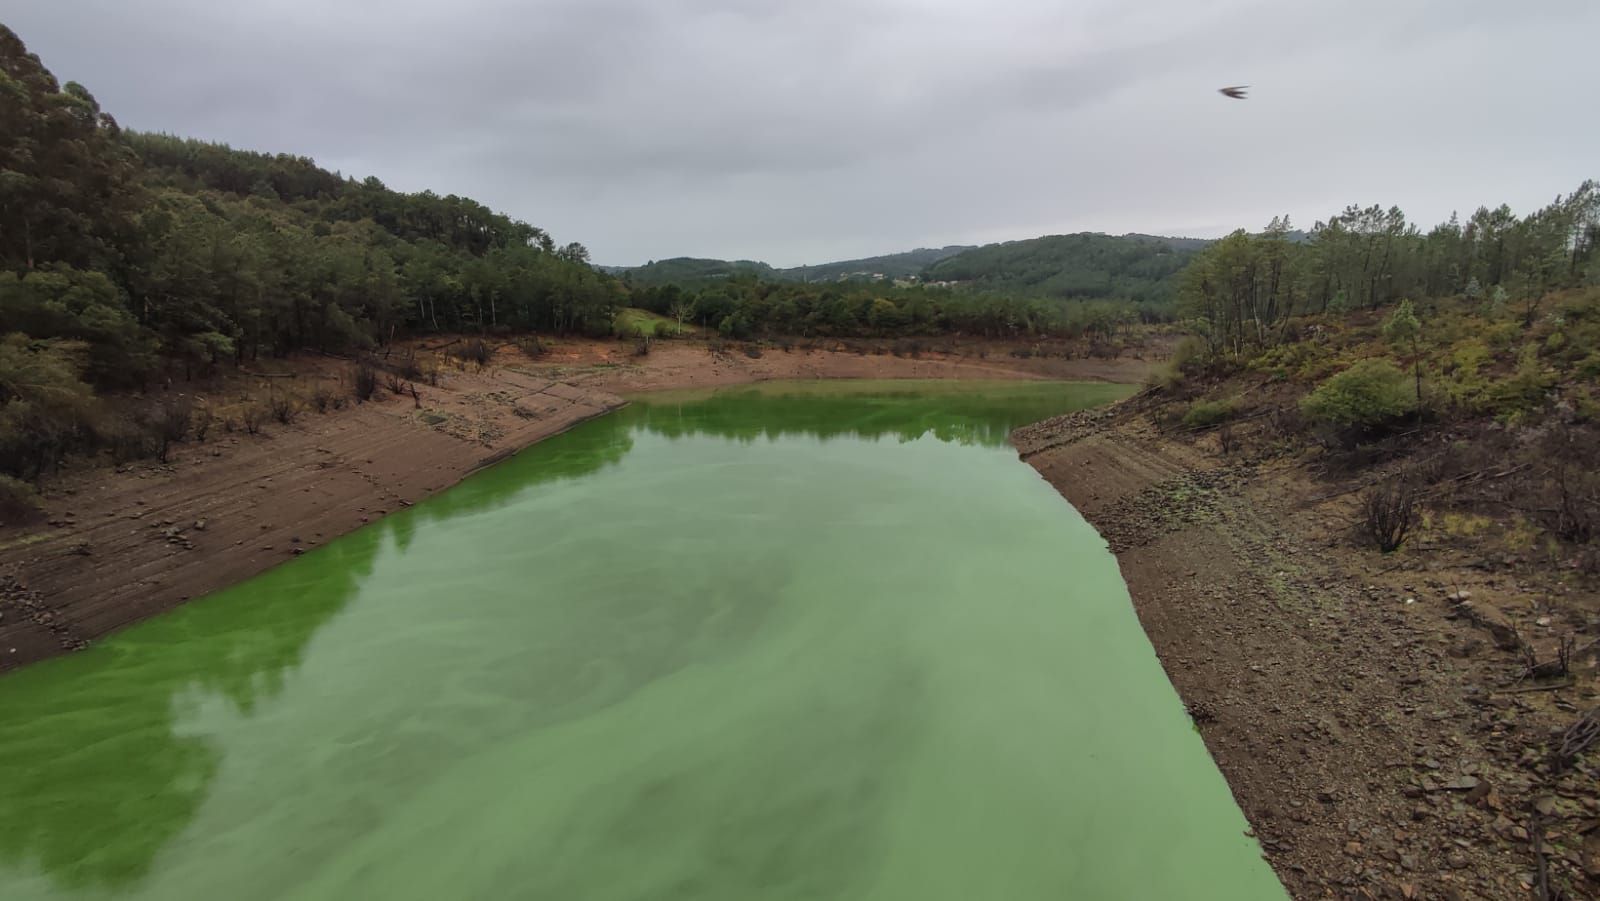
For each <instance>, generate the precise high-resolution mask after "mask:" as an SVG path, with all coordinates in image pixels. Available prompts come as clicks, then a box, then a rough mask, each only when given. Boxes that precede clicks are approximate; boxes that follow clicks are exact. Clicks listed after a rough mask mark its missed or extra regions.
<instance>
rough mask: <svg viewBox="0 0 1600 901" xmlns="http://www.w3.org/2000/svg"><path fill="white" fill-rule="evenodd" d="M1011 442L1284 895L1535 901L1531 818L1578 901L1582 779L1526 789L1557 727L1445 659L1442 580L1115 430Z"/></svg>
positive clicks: (1272, 475)
mask: <svg viewBox="0 0 1600 901" xmlns="http://www.w3.org/2000/svg"><path fill="white" fill-rule="evenodd" d="M1013 440H1014V442H1015V443H1016V445H1017V447H1018V449H1019V451H1020V452H1021V453H1022V454H1023V456H1024V458H1025V459H1027V461H1028V462H1029V463H1031V464H1032V465H1033V466H1034V467H1035V468H1037V469H1038V470H1039V472H1040V473H1041V474H1043V475H1044V476H1045V478H1046V479H1048V480H1049V481H1050V482H1051V484H1053V485H1054V486H1055V487H1056V488H1057V489H1058V490H1060V491H1061V493H1062V494H1063V495H1064V496H1065V497H1066V498H1067V499H1068V500H1069V501H1071V502H1072V503H1073V505H1074V506H1076V507H1077V508H1078V509H1079V510H1080V511H1081V512H1082V513H1083V514H1084V516H1085V517H1086V518H1088V519H1089V521H1090V522H1091V523H1093V524H1094V525H1095V526H1096V527H1097V528H1098V529H1099V530H1100V532H1101V533H1102V534H1103V535H1104V536H1105V537H1106V538H1107V540H1108V541H1109V543H1110V544H1111V547H1112V550H1113V551H1115V552H1116V554H1117V556H1118V559H1119V562H1120V564H1121V568H1122V572H1123V576H1124V578H1125V580H1126V581H1127V584H1128V588H1129V591H1130V593H1131V594H1132V596H1133V600H1134V604H1135V607H1136V609H1137V612H1138V614H1139V617H1140V620H1141V621H1142V623H1143V624H1144V627H1145V630H1146V632H1147V634H1148V635H1149V637H1150V640H1151V642H1152V643H1153V645H1154V646H1155V649H1156V652H1157V654H1158V655H1159V656H1160V658H1161V661H1162V664H1163V666H1164V667H1165V668H1166V671H1167V673H1168V675H1169V677H1170V678H1171V679H1172V682H1173V684H1174V686H1175V687H1176V688H1177V689H1178V692H1179V694H1180V695H1181V696H1182V697H1183V699H1184V701H1185V703H1186V704H1187V705H1188V706H1189V709H1190V711H1191V714H1192V716H1193V717H1194V719H1195V721H1196V724H1197V726H1198V727H1199V729H1200V730H1201V734H1202V735H1203V736H1204V738H1205V741H1206V745H1207V746H1208V747H1209V748H1210V750H1211V753H1212V755H1213V757H1214V758H1215V759H1216V761H1217V763H1218V765H1219V767H1220V768H1221V769H1222V772H1223V774H1224V775H1225V776H1226V777H1227V779H1228V782H1229V784H1230V786H1231V787H1232V789H1233V792H1234V795H1235V797H1236V798H1237V800H1238V802H1239V804H1240V807H1241V808H1242V809H1243V810H1244V813H1245V815H1246V816H1247V817H1248V819H1249V820H1250V822H1251V824H1252V826H1253V827H1254V829H1255V831H1256V834H1257V835H1258V836H1259V838H1260V839H1261V842H1262V845H1263V847H1264V849H1265V851H1266V853H1267V856H1268V859H1269V860H1270V861H1271V863H1272V865H1273V866H1274V868H1275V869H1276V870H1277V872H1278V874H1279V876H1280V878H1281V879H1282V880H1283V882H1284V884H1285V885H1286V886H1287V887H1288V888H1289V889H1290V891H1291V893H1292V894H1293V895H1294V897H1296V898H1323V897H1339V898H1401V899H1406V898H1481V899H1496V901H1498V899H1511V898H1529V897H1535V895H1534V894H1533V885H1534V882H1535V881H1536V874H1535V866H1536V861H1535V857H1534V854H1533V851H1532V846H1531V844H1530V842H1529V839H1528V832H1527V827H1528V826H1529V825H1530V817H1531V815H1532V814H1533V811H1534V805H1535V803H1538V804H1539V805H1540V807H1541V808H1542V809H1543V810H1544V811H1545V813H1546V814H1547V815H1546V816H1545V817H1544V822H1545V823H1546V824H1548V825H1549V826H1550V827H1552V828H1551V831H1550V833H1549V836H1550V838H1551V840H1552V843H1551V845H1550V846H1549V848H1548V850H1549V853H1550V857H1551V858H1552V860H1553V863H1552V867H1557V866H1559V867H1560V868H1561V870H1560V872H1562V873H1563V874H1564V876H1565V878H1564V879H1563V882H1565V883H1566V884H1568V885H1577V886H1579V889H1576V890H1574V891H1581V887H1582V886H1583V885H1589V886H1594V885H1595V883H1585V882H1584V875H1583V870H1584V868H1585V867H1590V866H1596V865H1600V857H1594V858H1593V859H1591V858H1590V857H1588V856H1586V850H1585V849H1586V848H1587V845H1586V842H1590V841H1591V840H1589V839H1587V838H1586V837H1585V836H1586V835H1594V834H1596V833H1595V832H1593V831H1590V830H1595V829H1596V826H1597V825H1600V824H1597V823H1596V821H1595V820H1594V817H1595V815H1596V813H1597V811H1600V806H1597V804H1596V798H1595V792H1594V786H1593V785H1592V784H1587V785H1586V784H1585V780H1586V778H1587V777H1585V776H1584V774H1583V773H1581V772H1579V773H1574V774H1569V775H1568V776H1567V777H1566V778H1564V779H1560V780H1552V781H1549V782H1546V781H1545V778H1544V776H1543V775H1542V772H1541V771H1540V769H1539V768H1538V767H1537V766H1536V765H1533V760H1532V758H1537V755H1536V754H1532V753H1531V752H1530V750H1529V749H1530V747H1531V746H1532V744H1533V742H1537V741H1539V740H1542V739H1543V737H1544V736H1545V735H1547V734H1548V731H1547V730H1548V729H1549V728H1550V727H1551V726H1552V725H1555V724H1563V723H1565V722H1570V717H1567V718H1566V719H1563V718H1562V717H1561V716H1549V715H1545V714H1544V713H1543V712H1541V708H1539V707H1538V706H1537V705H1538V704H1539V703H1544V702H1540V701H1535V700H1533V697H1534V696H1533V695H1531V694H1530V695H1522V694H1499V693H1495V692H1493V691H1492V689H1493V688H1494V687H1496V686H1499V685H1502V684H1504V681H1505V679H1506V673H1507V671H1508V665H1507V661H1505V660H1503V659H1499V658H1495V657H1494V656H1493V655H1488V654H1483V653H1479V654H1476V655H1474V654H1471V653H1467V654H1463V653H1462V652H1461V651H1462V649H1463V648H1471V647H1474V643H1476V645H1477V646H1481V645H1482V644H1483V641H1482V640H1481V638H1482V637H1483V633H1482V630H1481V629H1478V628H1477V627H1475V626H1474V625H1472V624H1471V623H1470V622H1467V621H1464V620H1463V619H1462V618H1461V617H1460V616H1459V615H1457V614H1458V612H1459V611H1457V610H1456V609H1455V608H1456V606H1457V605H1455V604H1453V603H1452V602H1451V600H1450V599H1449V598H1448V597H1447V595H1446V589H1445V587H1444V586H1445V585H1446V584H1449V576H1448V574H1444V573H1439V574H1436V575H1437V576H1438V577H1435V578H1428V579H1423V578H1419V577H1417V575H1416V574H1415V573H1412V574H1395V573H1382V572H1380V571H1379V568H1378V567H1377V566H1375V565H1374V561H1373V560H1372V559H1371V557H1372V556H1374V555H1367V554H1364V553H1362V552H1359V551H1357V550H1354V549H1352V548H1350V547H1349V544H1350V543H1349V541H1348V540H1347V539H1346V537H1345V536H1346V532H1347V529H1348V522H1349V520H1348V519H1347V518H1342V514H1341V512H1340V511H1338V510H1330V509H1329V504H1328V503H1326V502H1319V499H1318V498H1317V497H1316V496H1315V490H1314V487H1313V486H1310V485H1308V484H1305V483H1304V482H1303V481H1302V480H1300V479H1299V478H1298V476H1297V474H1296V471H1295V470H1294V469H1293V467H1292V466H1289V465H1288V464H1284V465H1280V466H1270V465H1267V466H1260V467H1255V466H1247V465H1240V464H1236V463H1229V462H1226V460H1225V458H1223V457H1222V456H1221V455H1220V453H1217V452H1215V451H1213V450H1211V449H1209V448H1206V447H1202V446H1199V445H1197V444H1194V443H1190V442H1185V441H1176V440H1173V439H1172V438H1170V437H1168V436H1164V435H1162V434H1159V433H1157V432H1156V430H1155V429H1154V428H1153V427H1152V426H1150V425H1149V423H1148V422H1147V421H1146V420H1144V419H1143V418H1141V417H1139V416H1136V415H1129V414H1125V413H1122V412H1089V413H1083V414H1077V415H1075V416H1072V417H1065V418H1063V419H1058V420H1052V421H1049V422H1046V423H1041V424H1038V425H1035V426H1031V427H1028V428H1024V429H1021V430H1019V431H1018V432H1017V433H1016V434H1015V435H1014V439H1013ZM1397 581H1402V582H1404V581H1410V582H1414V583H1416V584H1412V585H1406V584H1396V582H1397ZM1408 598H1409V599H1410V600H1409V602H1408V600H1407V599H1408ZM1509 669H1514V664H1512V665H1511V666H1510V667H1509ZM1558 694H1559V693H1558ZM1590 695H1591V697H1592V690H1591V691H1590ZM1566 707H1567V709H1568V710H1571V709H1573V707H1572V705H1571V704H1567V705H1566ZM1557 712H1559V711H1557ZM1530 736H1532V742H1530ZM1541 799H1542V800H1541ZM1594 841H1600V836H1597V839H1596V840H1594ZM1596 850H1600V849H1596ZM1597 873H1600V868H1597ZM1551 897H1557V896H1555V895H1552V896H1551ZM1567 897H1594V895H1592V894H1570V895H1568V896H1567Z"/></svg>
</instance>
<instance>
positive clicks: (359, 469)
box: [0, 341, 1147, 671]
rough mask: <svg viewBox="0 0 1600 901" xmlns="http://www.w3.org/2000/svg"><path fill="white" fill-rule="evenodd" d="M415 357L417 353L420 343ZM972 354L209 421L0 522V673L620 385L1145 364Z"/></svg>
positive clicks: (263, 560) (281, 374)
mask: <svg viewBox="0 0 1600 901" xmlns="http://www.w3.org/2000/svg"><path fill="white" fill-rule="evenodd" d="M419 352H421V353H423V354H427V353H429V351H428V349H427V346H426V344H423V345H421V346H420V347H419ZM981 352H982V354H983V356H979V355H978V351H977V350H976V349H973V353H972V355H971V356H958V355H948V354H927V355H920V356H919V358H915V359H913V358H910V357H896V356H892V355H888V354H882V355H879V354H873V353H855V352H843V353H841V352H833V351H828V350H819V349H814V350H793V351H789V352H784V351H781V350H770V351H767V352H765V353H763V354H762V355H761V356H759V357H753V356H749V355H747V354H746V353H744V352H741V351H734V350H731V349H730V350H724V351H722V352H712V351H711V350H709V349H708V347H707V346H706V345H705V344H704V343H700V342H685V341H674V342H660V343H658V344H657V345H656V348H655V349H654V350H653V352H652V353H650V354H649V355H647V356H644V357H638V356H635V355H634V353H633V345H632V344H631V343H623V342H597V341H589V342H556V343H554V344H553V346H552V347H551V349H550V352H549V353H548V354H546V355H545V356H544V357H541V358H540V359H538V360H530V359H528V358H526V357H525V356H523V355H522V354H520V353H518V352H517V351H516V350H515V349H514V348H510V347H506V348H501V349H500V352H499V353H498V354H497V355H496V357H495V359H494V360H493V361H492V363H491V364H490V365H489V366H488V367H486V368H484V369H482V370H478V369H475V368H461V367H446V368H445V369H444V373H445V374H444V376H443V377H442V378H441V379H440V381H439V384H438V385H422V386H421V387H420V389H419V394H420V396H419V397H418V398H416V399H413V398H412V397H411V396H409V394H408V393H407V394H395V393H392V392H390V391H388V390H384V389H383V388H380V389H379V391H378V393H377V395H376V396H375V397H374V398H373V400H371V401H369V402H367V403H364V404H360V405H356V404H354V403H353V402H352V403H350V404H349V405H348V406H347V407H346V408H345V409H342V410H337V411H329V412H325V413H313V412H312V411H311V410H309V409H308V410H306V411H305V412H303V413H302V414H301V416H300V417H299V418H298V419H297V420H296V421H295V422H293V423H291V424H288V425H281V424H278V423H274V422H268V423H267V424H266V426H265V427H264V428H263V433H262V434H260V435H247V434H244V433H243V432H242V431H234V432H231V433H228V432H223V431H222V429H221V428H220V427H214V428H213V430H212V433H211V434H210V435H208V437H207V440H206V441H205V442H203V443H196V442H191V443H187V444H182V445H179V446H177V448H176V450H175V451H174V452H173V454H172V455H171V457H170V458H169V460H168V462H167V463H164V464H158V463H155V462H153V461H142V462H137V463H132V464H129V465H127V466H123V467H119V468H112V467H109V466H104V467H90V468H80V469H79V470H78V471H75V472H71V473H68V474H66V475H64V476H61V477H58V478H56V479H55V480H53V481H52V482H50V483H49V484H48V485H47V486H46V494H45V499H46V519H47V523H46V524H43V525H39V526H35V527H30V528H27V529H18V528H7V529H0V671H3V670H7V669H11V668H14V667H17V666H21V665H23V664H26V663H29V662H32V661H36V660H40V659H43V658H46V657H50V656H53V655H55V654H59V653H62V652H63V651H66V650H71V649H74V648H78V647H82V646H83V645H85V644H86V643H88V642H90V641H92V640H94V639H95V638H97V637H99V636H102V635H105V634H106V633H108V632H111V631H112V630H115V629H117V628H120V627H122V626H125V625H128V624H130V623H133V622H136V621H138V620H140V619H142V618H144V617H147V616H150V615H152V614H155V613H159V612H161V611H163V610H167V609H170V608H172V607H174V606H176V605H178V604H181V603H183V602H184V601H186V600H188V599H190V598H197V597H201V596H203V595H205V594H208V593H210V592H213V591H216V590H218V589H221V588H224V587H227V586H228V585H231V584H234V583H236V582H239V581H242V580H244V579H247V578H249V577H251V576H253V575H256V574H257V573H260V572H263V571H265V570H266V569H268V568H270V567H272V566H275V565H277V564H278V563H281V562H283V561H285V560H288V559H291V558H293V557H294V556H295V555H296V554H298V553H301V552H303V551H304V550H307V549H309V548H312V547H315V546H317V545H320V544H323V543H325V542H327V541H330V540H332V539H333V538H336V537H338V536H339V535H342V534H344V533H346V532H349V531H351V530H353V529H356V528H359V527H360V526H361V525H363V524H365V523H368V522H372V521H374V520H376V519H377V518H379V517H381V516H383V515H384V514H385V513H388V512H390V511H393V510H395V509H398V508H400V507H404V506H408V505H410V504H412V503H415V502H416V501H418V500H420V499H422V498H424V497H427V496H428V495H430V494H433V493H435V492H437V491H441V490H443V489H445V488H448V487H450V486H451V485H453V484H455V483H456V482H458V481H460V480H461V479H462V478H464V477H466V476H467V475H469V474H471V473H472V472H473V471H475V470H476V469H479V468H481V467H482V466H484V465H488V464H490V463H493V462H495V461H497V460H500V459H504V458H505V457H507V456H509V455H511V454H514V453H516V452H517V451H518V450H520V449H522V448H524V447H527V446H528V445H530V444H533V443H535V442H537V441H539V440H542V439H544V438H547V437H549V436H551V435H554V434H557V433H559V432H561V431H564V430H565V429H568V428H571V427H572V426H573V425H576V424H578V423H580V422H583V421H584V420H586V419H589V418H591V417H593V416H598V415H601V414H603V413H605V412H607V411H610V410H613V409H615V408H617V407H618V406H620V405H622V404H623V403H624V401H623V399H622V397H621V396H619V394H620V392H635V391H644V390H651V389H665V388H683V387H702V386H711V385H728V384H738V383H742V382H752V381H760V380H765V379H787V378H1075V379H1085V380H1105V381H1135V380H1137V379H1138V378H1140V377H1142V376H1143V374H1144V372H1145V371H1146V367H1147V364H1146V363H1145V362H1144V361H1141V360H1134V359H1125V360H1112V361H1096V360H1084V359H1062V358H1059V357H1052V358H1045V359H1036V358H1028V359H1022V358H1013V357H1009V356H1007V355H1005V354H1004V353H1003V352H1002V351H999V350H997V351H996V352H995V356H997V357H999V359H988V358H987V357H988V356H989V350H988V349H987V348H984V349H983V350H982V351H981ZM441 359H443V357H442V356H441ZM348 368H349V364H348V363H346V362H343V361H334V360H327V359H324V358H308V359H303V360H298V361H291V362H289V363H280V364H276V365H275V371H274V372H272V373H258V374H256V377H255V378H254V381H252V380H251V378H250V377H242V376H235V377H232V378H231V380H230V381H229V382H228V383H227V384H225V385H214V386H210V387H209V388H207V389H203V390H206V391H209V392H210V395H211V399H212V400H216V401H221V400H224V399H226V397H233V396H236V395H238V394H239V393H240V392H243V391H248V392H259V391H261V390H269V389H270V390H279V387H280V386H294V385H300V386H304V387H302V388H301V389H300V390H301V391H302V393H304V392H305V391H309V390H310V387H309V386H310V385H313V384H317V385H323V386H325V387H328V388H329V389H330V390H337V391H348V390H349V389H348V387H347V386H346V385H345V384H344V382H343V381H342V380H343V379H344V378H345V377H346V376H347V372H346V370H348ZM268 375H270V376H272V378H270V379H268V378H267V377H266V376H268ZM262 385H267V386H268V388H267V389H262V388H261V387H260V386H262Z"/></svg>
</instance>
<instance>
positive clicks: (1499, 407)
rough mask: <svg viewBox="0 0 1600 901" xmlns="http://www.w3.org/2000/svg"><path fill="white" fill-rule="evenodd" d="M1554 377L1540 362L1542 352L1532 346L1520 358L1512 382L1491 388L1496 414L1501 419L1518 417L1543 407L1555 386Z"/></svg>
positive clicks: (1522, 351)
mask: <svg viewBox="0 0 1600 901" xmlns="http://www.w3.org/2000/svg"><path fill="white" fill-rule="evenodd" d="M1555 382H1556V379H1555V376H1554V375H1552V374H1551V373H1549V372H1546V371H1545V368H1544V364H1543V363H1541V362H1540V361H1539V348H1538V346H1537V345H1535V344H1533V343H1532V342H1529V343H1528V344H1525V345H1523V347H1522V350H1521V351H1520V352H1518V354H1517V369H1516V371H1515V372H1514V373H1512V374H1511V377H1510V378H1507V379H1504V380H1502V381H1499V382H1496V383H1495V384H1494V385H1493V386H1492V387H1491V388H1490V395H1491V397H1492V400H1493V404H1494V410H1495V412H1496V413H1497V414H1498V415H1500V416H1501V417H1502V418H1506V417H1516V416H1519V415H1521V414H1524V413H1527V412H1530V411H1532V410H1537V409H1539V408H1540V407H1543V406H1544V404H1545V401H1546V400H1548V398H1549V392H1550V389H1551V388H1552V387H1553V386H1554V385H1555Z"/></svg>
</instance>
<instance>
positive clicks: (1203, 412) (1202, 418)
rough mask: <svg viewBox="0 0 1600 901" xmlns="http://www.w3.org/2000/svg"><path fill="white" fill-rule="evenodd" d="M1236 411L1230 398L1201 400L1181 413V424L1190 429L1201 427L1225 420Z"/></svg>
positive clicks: (1236, 408) (1230, 417) (1231, 416)
mask: <svg viewBox="0 0 1600 901" xmlns="http://www.w3.org/2000/svg"><path fill="white" fill-rule="evenodd" d="M1238 412H1239V409H1238V407H1237V406H1235V405H1234V402H1233V401H1231V400H1203V401H1200V402H1198V403H1196V404H1195V405H1194V406H1192V407H1190V408H1189V411H1188V412H1187V413H1184V414H1183V424H1184V425H1185V426H1188V427H1189V428H1191V429H1203V428H1207V427H1209V426H1214V425H1217V424H1219V423H1223V422H1227V421H1228V420H1230V419H1232V418H1233V417H1234V416H1235V415H1236V414H1237V413H1238Z"/></svg>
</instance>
